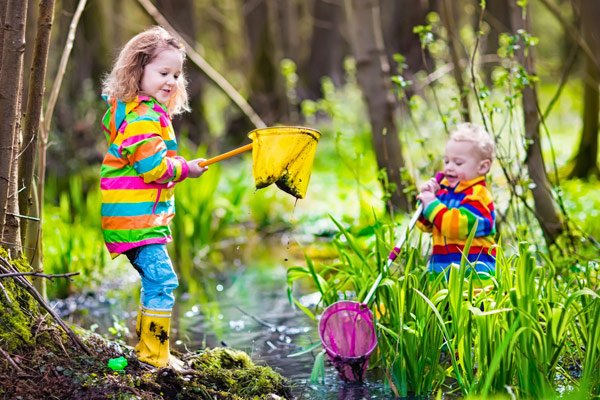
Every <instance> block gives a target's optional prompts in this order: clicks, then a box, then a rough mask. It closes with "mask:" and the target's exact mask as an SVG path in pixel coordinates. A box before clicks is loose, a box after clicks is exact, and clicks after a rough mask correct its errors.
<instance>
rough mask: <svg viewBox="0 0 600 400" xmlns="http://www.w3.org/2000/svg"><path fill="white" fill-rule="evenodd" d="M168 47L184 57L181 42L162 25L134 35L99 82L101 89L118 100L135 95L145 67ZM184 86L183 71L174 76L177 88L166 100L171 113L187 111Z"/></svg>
mask: <svg viewBox="0 0 600 400" xmlns="http://www.w3.org/2000/svg"><path fill="white" fill-rule="evenodd" d="M168 48H174V49H176V50H179V51H180V52H181V54H182V56H183V58H184V60H185V48H184V47H183V44H182V43H181V42H180V41H179V40H177V39H176V38H175V37H174V36H173V35H172V34H170V33H169V32H167V30H165V29H164V28H162V27H160V26H154V27H152V28H150V29H147V30H145V31H144V32H141V33H139V34H137V35H135V36H134V37H133V38H131V39H130V40H129V41H128V42H127V44H125V46H124V47H123V48H122V49H121V52H120V53H119V56H118V57H117V59H116V60H115V63H114V65H113V68H112V71H111V72H110V74H109V75H108V76H106V78H105V79H104V82H103V83H102V93H103V94H105V95H107V96H109V97H112V98H115V99H117V100H121V101H131V100H133V99H135V98H136V96H137V95H138V94H139V91H140V82H141V80H142V74H143V73H144V67H145V66H146V65H148V64H149V63H150V62H151V61H152V60H153V59H154V58H155V57H156V56H157V55H158V53H160V51H162V50H165V49H168ZM186 86H187V81H186V79H185V76H184V74H183V71H182V72H181V75H180V76H179V79H177V90H176V92H175V93H174V94H173V96H172V97H171V100H170V101H169V104H166V106H167V108H168V109H169V113H170V114H171V115H175V114H179V113H181V112H183V111H189V105H188V95H187V91H186Z"/></svg>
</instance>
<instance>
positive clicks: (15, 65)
mask: <svg viewBox="0 0 600 400" xmlns="http://www.w3.org/2000/svg"><path fill="white" fill-rule="evenodd" d="M26 16H27V2H26V1H22V0H9V1H8V4H7V6H6V14H5V15H4V21H3V24H2V29H3V31H4V32H3V44H2V65H1V66H0V93H2V96H0V132H1V134H0V235H1V242H2V243H0V245H2V246H5V247H7V248H8V249H9V250H10V251H11V254H12V253H13V252H14V251H16V252H19V251H20V238H19V235H18V222H19V221H18V219H17V216H16V214H18V201H17V200H18V198H17V192H16V191H14V190H15V189H16V187H17V182H16V181H14V178H15V177H16V175H17V173H18V170H17V160H16V159H15V156H16V155H17V154H18V148H16V147H15V146H16V145H18V143H19V141H18V137H19V133H20V127H21V124H20V116H21V85H22V79H23V57H24V53H25V21H26ZM11 190H13V191H14V192H11ZM9 214H11V215H9ZM15 223H16V226H15Z"/></svg>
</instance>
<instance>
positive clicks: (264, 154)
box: [248, 126, 321, 199]
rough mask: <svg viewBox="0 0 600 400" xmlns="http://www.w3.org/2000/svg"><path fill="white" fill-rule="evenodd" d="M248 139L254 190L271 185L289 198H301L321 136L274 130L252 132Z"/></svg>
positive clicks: (313, 132) (308, 130)
mask: <svg viewBox="0 0 600 400" xmlns="http://www.w3.org/2000/svg"><path fill="white" fill-rule="evenodd" d="M248 136H249V137H250V139H252V173H253V175H254V183H255V185H256V188H257V189H260V188H264V187H266V186H269V185H270V184H272V183H275V184H276V185H277V186H278V187H279V188H280V189H281V190H283V191H285V192H287V193H289V194H291V195H292V196H294V197H296V198H299V199H302V198H304V196H305V195H306V189H307V188H308V181H309V180H310V173H311V170H312V164H313V160H314V158H315V152H316V150H317V142H318V141H319V138H320V137H321V133H320V132H319V131H317V130H315V129H311V128H305V127H300V126H274V127H268V128H260V129H255V130H253V131H252V132H250V133H249V134H248Z"/></svg>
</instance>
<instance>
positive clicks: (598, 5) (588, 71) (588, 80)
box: [570, 0, 600, 178]
mask: <svg viewBox="0 0 600 400" xmlns="http://www.w3.org/2000/svg"><path fill="white" fill-rule="evenodd" d="M579 14H580V18H581V27H582V31H583V32H582V33H583V40H584V41H585V43H587V45H588V47H589V48H590V49H591V53H592V54H593V55H594V56H595V59H592V58H591V57H590V56H588V55H587V54H586V55H585V74H584V77H583V85H584V102H583V129H582V131H581V140H580V142H579V148H578V150H577V155H576V156H575V165H574V167H573V170H572V171H571V173H570V177H572V178H586V177H588V176H590V175H591V174H593V173H595V174H598V165H597V160H598V112H599V111H600V101H599V100H600V99H599V95H600V93H599V91H598V87H599V85H600V70H599V67H598V66H599V65H600V57H599V56H598V54H599V53H598V52H600V24H598V21H597V19H598V18H597V17H598V15H600V2H598V1H586V0H580V1H579Z"/></svg>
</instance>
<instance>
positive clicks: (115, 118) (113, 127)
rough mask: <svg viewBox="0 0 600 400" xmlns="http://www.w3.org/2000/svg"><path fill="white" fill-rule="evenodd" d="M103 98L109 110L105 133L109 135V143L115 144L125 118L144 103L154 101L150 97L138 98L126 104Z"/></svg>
mask: <svg viewBox="0 0 600 400" xmlns="http://www.w3.org/2000/svg"><path fill="white" fill-rule="evenodd" d="M102 98H103V99H104V101H105V102H106V104H108V110H107V111H106V114H107V115H105V116H104V119H103V123H104V128H105V132H106V134H107V135H109V137H108V140H109V143H112V142H114V140H115V137H116V136H117V131H118V130H119V127H120V126H121V125H122V124H123V121H125V118H127V114H129V113H130V112H131V111H132V110H135V109H136V108H137V107H138V106H139V105H140V104H141V103H142V102H144V101H153V99H152V98H151V97H148V96H136V98H135V99H133V100H131V101H126V102H125V101H121V100H118V99H115V98H112V97H109V96H107V95H102ZM106 117H109V119H108V120H107V118H106Z"/></svg>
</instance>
